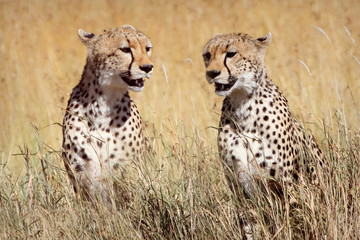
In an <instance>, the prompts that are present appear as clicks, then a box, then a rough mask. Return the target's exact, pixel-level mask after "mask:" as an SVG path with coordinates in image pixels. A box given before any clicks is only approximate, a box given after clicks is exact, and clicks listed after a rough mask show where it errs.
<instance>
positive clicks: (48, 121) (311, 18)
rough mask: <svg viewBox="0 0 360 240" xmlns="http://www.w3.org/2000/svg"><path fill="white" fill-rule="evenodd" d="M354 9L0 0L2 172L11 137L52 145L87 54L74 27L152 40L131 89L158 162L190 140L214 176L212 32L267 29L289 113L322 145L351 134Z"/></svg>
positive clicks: (18, 162)
mask: <svg viewBox="0 0 360 240" xmlns="http://www.w3.org/2000/svg"><path fill="white" fill-rule="evenodd" d="M359 13H360V1H358V0H331V1H327V0H318V1H310V0H302V1H280V0H267V1H245V0H234V1H224V0H211V1H205V0H193V1H185V0H179V1H166V0H143V1H140V0H129V1H126V0H119V1H115V0H105V1H100V0H99V1H95V0H93V1H84V0H78V1H69V0H61V1H45V0H31V1H29V0H22V1H20V0H0V30H1V31H0V66H1V71H0V86H1V87H0V114H1V117H0V127H1V131H0V151H1V154H2V155H1V159H2V164H3V166H5V163H6V170H7V171H10V172H11V171H12V172H14V173H20V172H24V171H25V170H26V169H25V167H26V166H25V165H24V159H23V156H20V157H19V156H16V154H17V153H19V152H20V150H19V146H20V147H21V148H22V149H24V146H27V147H28V148H29V149H30V151H31V152H37V151H38V144H39V141H40V142H42V143H45V144H46V145H47V146H48V148H47V149H54V150H60V149H61V141H62V132H61V126H60V125H59V124H61V123H62V118H63V115H64V108H66V104H67V100H68V97H69V95H70V93H71V90H72V88H73V87H74V86H75V85H76V84H77V83H78V81H79V80H80V77H81V73H82V70H83V67H84V64H85V60H86V48H85V46H83V45H82V44H81V42H80V41H79V39H78V36H77V30H78V29H79V28H82V29H84V30H85V31H88V32H94V33H99V32H101V31H102V30H103V29H105V28H109V27H116V26H120V25H123V24H130V25H133V26H134V27H135V28H137V29H138V30H140V31H142V32H143V33H145V34H146V35H147V36H148V37H149V38H150V39H151V41H152V43H153V58H152V59H153V62H154V66H155V68H154V73H153V75H152V77H151V79H150V80H147V81H146V83H145V89H144V91H143V92H140V93H130V95H131V97H132V98H133V99H134V101H135V103H136V104H137V106H138V108H139V111H140V114H141V116H142V118H143V120H144V121H145V122H146V123H147V129H148V131H147V134H148V135H149V137H150V139H152V140H151V141H152V144H153V145H152V146H153V148H154V150H156V151H157V152H158V154H159V156H160V159H162V158H163V160H161V161H163V162H162V163H163V164H166V156H167V154H168V153H167V152H166V148H169V149H173V150H174V153H175V154H176V153H177V151H178V150H177V149H185V150H186V149H187V150H186V151H188V152H185V154H186V155H187V156H192V155H195V152H196V151H197V150H194V152H192V149H194V148H187V142H191V141H193V142H196V144H195V145H196V146H199V147H200V148H201V149H206V151H210V153H211V154H212V155H211V156H213V157H212V158H211V159H210V160H207V159H206V158H204V159H202V161H204V162H200V163H199V167H200V168H201V167H205V169H208V167H209V166H211V165H214V166H216V168H217V169H218V170H219V169H220V170H219V172H217V174H218V175H216V176H213V177H214V178H215V179H217V180H219V179H220V180H219V181H224V177H223V175H222V171H221V167H220V166H221V165H220V160H219V159H218V158H217V157H216V155H217V148H216V135H217V131H216V129H214V128H212V127H217V126H218V120H219V113H220V109H221V104H222V98H221V97H219V96H217V95H216V94H215V93H214V87H213V86H210V85H208V83H207V81H206V79H205V68H204V65H203V61H202V48H203V46H204V45H205V43H206V42H207V41H208V40H209V39H210V38H211V37H212V36H213V35H215V34H217V33H229V32H245V33H248V34H249V35H251V36H253V37H260V36H263V35H265V34H266V33H268V32H271V33H272V38H273V40H272V43H271V44H270V46H269V48H268V51H267V56H266V66H267V71H268V74H269V76H270V77H271V78H272V79H273V81H274V82H275V83H276V84H277V85H278V86H279V87H280V90H281V91H282V92H283V93H284V95H285V96H286V98H287V99H288V100H289V104H290V107H291V110H292V112H293V113H294V115H295V116H296V117H297V118H298V119H299V120H300V121H301V122H303V123H304V124H305V125H306V127H308V128H310V129H311V131H312V132H313V133H314V135H315V136H316V138H317V139H318V142H320V143H321V146H322V148H323V149H324V148H327V147H326V146H325V145H326V136H325V133H324V132H327V133H328V134H330V135H331V137H332V138H333V139H334V141H335V142H336V141H343V140H344V139H345V141H346V140H348V139H351V137H352V136H353V135H356V134H358V133H359V123H360V106H359V104H360V103H359V102H360V50H359V44H360V23H359ZM154 129H155V130H154ZM163 139H165V140H166V141H165V142H166V143H164V142H162V140H163ZM164 144H167V146H165V147H164ZM164 149H165V150H164ZM189 149H190V150H189ZM185 150H184V151H185ZM354 151H357V152H358V154H359V149H354ZM14 154H15V155H14ZM357 156H358V155H357ZM57 159H59V158H57ZM184 159H185V161H186V159H190V160H188V161H193V160H195V161H197V159H196V158H186V157H185V158H184ZM25 160H26V159H25ZM59 161H60V162H59V165H60V166H62V163H61V160H59ZM201 164H203V165H201ZM179 171H180V170H179ZM179 174H180V173H179ZM15 179H16V178H15ZM14 181H15V180H14ZM66 181H67V180H66ZM65 184H68V183H67V182H65ZM208 184H210V183H208ZM4 186H5V185H3V187H4ZM221 186H222V187H225V188H226V185H225V184H223V185H221ZM69 189H70V187H69ZM215 190H216V191H218V190H219V191H221V190H220V188H219V189H215ZM70 192H71V190H69V194H70ZM199 194H200V195H201V192H200V193H199ZM203 194H205V193H204V192H203ZM212 194H215V193H214V192H212ZM215 195H216V194H215ZM204 196H205V195H204ZM205 198H206V197H205ZM0 200H1V199H0ZM24 201H25V200H24ZM0 202H1V201H0ZM358 203H359V202H357V204H358ZM210 209H211V207H210ZM10 212H11V211H10ZM336 224H337V223H336V222H334V226H336ZM65 232H66V231H65ZM9 236H11V234H10V235H9ZM330 236H332V237H334V236H336V234H335V235H330ZM352 236H353V235H352Z"/></svg>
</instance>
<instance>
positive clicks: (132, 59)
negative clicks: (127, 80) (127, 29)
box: [126, 36, 134, 77]
mask: <svg viewBox="0 0 360 240" xmlns="http://www.w3.org/2000/svg"><path fill="white" fill-rule="evenodd" d="M126 41H127V42H128V44H129V48H130V40H129V39H128V37H127V36H126ZM130 49H131V48H130ZM130 54H131V62H130V65H129V77H130V75H131V71H130V69H131V66H132V64H133V62H134V55H133V53H132V51H130Z"/></svg>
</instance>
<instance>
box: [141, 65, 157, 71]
mask: <svg viewBox="0 0 360 240" xmlns="http://www.w3.org/2000/svg"><path fill="white" fill-rule="evenodd" d="M153 67H154V66H153V65H152V64H145V65H142V66H140V69H141V70H142V71H144V72H146V73H149V72H150V71H151V70H152V69H153Z"/></svg>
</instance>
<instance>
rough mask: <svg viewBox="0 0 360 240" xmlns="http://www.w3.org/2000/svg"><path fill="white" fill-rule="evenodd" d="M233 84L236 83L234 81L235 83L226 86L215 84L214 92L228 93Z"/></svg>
mask: <svg viewBox="0 0 360 240" xmlns="http://www.w3.org/2000/svg"><path fill="white" fill-rule="evenodd" d="M235 82H236V80H235V81H231V82H230V83H228V84H222V83H215V91H216V92H224V91H228V90H230V89H231V88H232V87H233V86H234V84H235Z"/></svg>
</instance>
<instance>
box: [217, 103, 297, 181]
mask: <svg viewBox="0 0 360 240" xmlns="http://www.w3.org/2000/svg"><path fill="white" fill-rule="evenodd" d="M278 101H279V102H281V101H280V100H279V98H270V97H266V98H259V97H256V98H254V99H250V100H249V101H248V102H247V103H246V104H243V105H241V106H240V107H236V106H232V105H231V104H230V101H229V100H228V99H227V100H225V101H224V106H223V110H222V117H221V120H220V128H219V134H218V147H219V153H220V157H221V159H222V160H223V162H224V168H225V170H226V169H229V170H231V171H225V172H226V173H228V174H231V175H232V176H230V178H232V177H233V176H236V179H238V180H239V181H240V183H242V184H243V185H246V184H247V183H248V182H252V181H253V180H252V179H253V178H254V177H257V176H260V177H269V176H270V177H274V178H276V179H279V178H280V177H281V176H282V175H283V170H284V167H286V168H292V166H291V164H287V163H288V162H290V163H291V162H292V159H293V154H294V148H293V146H292V144H290V143H291V142H292V141H293V139H294V138H293V136H291V135H292V134H291V132H292V124H291V122H290V121H289V120H288V119H289V112H288V109H287V106H286V104H278ZM290 170H291V169H290Z"/></svg>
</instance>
